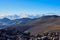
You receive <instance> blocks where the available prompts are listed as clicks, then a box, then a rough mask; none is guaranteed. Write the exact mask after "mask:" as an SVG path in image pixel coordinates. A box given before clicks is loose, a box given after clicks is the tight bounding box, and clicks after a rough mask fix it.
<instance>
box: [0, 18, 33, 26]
mask: <svg viewBox="0 0 60 40" xmlns="http://www.w3.org/2000/svg"><path fill="white" fill-rule="evenodd" d="M31 20H32V19H30V18H21V19H15V20H10V19H8V18H3V19H0V27H1V26H4V25H5V26H11V25H15V24H25V23H27V22H29V21H31Z"/></svg>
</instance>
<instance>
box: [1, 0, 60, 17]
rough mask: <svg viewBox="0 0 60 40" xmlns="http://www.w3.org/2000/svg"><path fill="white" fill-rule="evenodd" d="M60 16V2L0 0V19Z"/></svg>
mask: <svg viewBox="0 0 60 40" xmlns="http://www.w3.org/2000/svg"><path fill="white" fill-rule="evenodd" d="M43 14H44V15H47V14H49V15H51V14H54V15H55V14H56V15H60V0H0V17H4V16H9V15H10V16H11V15H19V16H20V17H28V16H36V15H39V16H41V15H43Z"/></svg>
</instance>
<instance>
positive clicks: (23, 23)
mask: <svg viewBox="0 0 60 40" xmlns="http://www.w3.org/2000/svg"><path fill="white" fill-rule="evenodd" d="M11 21H12V23H11V24H13V25H10V26H7V30H13V29H16V30H19V31H21V32H24V31H30V32H31V34H38V33H43V32H49V31H57V32H60V31H59V30H60V16H57V15H48V16H42V17H40V18H35V19H30V18H22V19H16V20H11ZM5 29H6V28H5Z"/></svg>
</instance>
